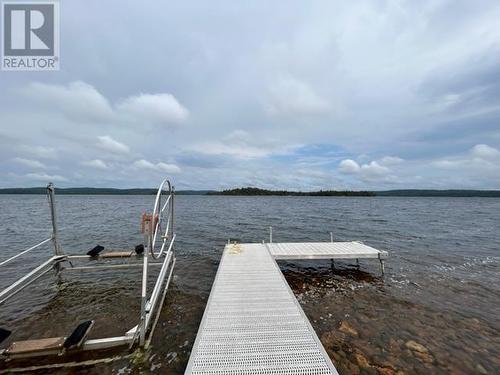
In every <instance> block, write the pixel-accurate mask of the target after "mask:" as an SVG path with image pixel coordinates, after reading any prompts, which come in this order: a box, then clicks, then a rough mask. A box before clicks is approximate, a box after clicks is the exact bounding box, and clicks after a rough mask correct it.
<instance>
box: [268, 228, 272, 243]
mask: <svg viewBox="0 0 500 375" xmlns="http://www.w3.org/2000/svg"><path fill="white" fill-rule="evenodd" d="M269 243H273V227H269Z"/></svg>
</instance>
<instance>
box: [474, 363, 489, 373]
mask: <svg viewBox="0 0 500 375" xmlns="http://www.w3.org/2000/svg"><path fill="white" fill-rule="evenodd" d="M476 370H477V372H479V373H480V374H487V373H488V371H486V369H485V368H484V367H483V366H481V365H480V364H479V363H478V364H477V365H476Z"/></svg>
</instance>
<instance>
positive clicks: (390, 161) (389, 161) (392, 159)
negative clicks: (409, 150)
mask: <svg viewBox="0 0 500 375" xmlns="http://www.w3.org/2000/svg"><path fill="white" fill-rule="evenodd" d="M377 162H378V163H379V164H381V165H396V164H401V163H402V162H404V159H401V158H400V157H397V156H384V157H383V158H382V159H379V160H377Z"/></svg>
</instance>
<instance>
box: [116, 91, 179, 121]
mask: <svg viewBox="0 0 500 375" xmlns="http://www.w3.org/2000/svg"><path fill="white" fill-rule="evenodd" d="M117 109H118V110H119V111H120V112H122V113H123V114H126V115H128V116H130V117H132V118H133V119H135V120H137V121H143V122H144V121H146V122H150V123H155V124H161V125H171V124H178V123H180V122H183V121H185V120H186V119H187V117H188V114H189V112H188V110H187V109H186V108H185V107H184V106H182V104H180V103H179V101H178V100H177V99H176V98H175V97H174V96H173V95H172V94H140V95H137V96H131V97H128V98H126V99H125V100H123V101H122V102H121V103H119V104H118V105H117Z"/></svg>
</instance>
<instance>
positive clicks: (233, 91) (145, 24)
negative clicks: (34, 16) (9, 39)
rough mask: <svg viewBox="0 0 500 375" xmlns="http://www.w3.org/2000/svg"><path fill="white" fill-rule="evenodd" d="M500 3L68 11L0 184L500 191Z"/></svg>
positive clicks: (25, 84) (15, 76) (35, 76)
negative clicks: (53, 68)
mask: <svg viewBox="0 0 500 375" xmlns="http://www.w3.org/2000/svg"><path fill="white" fill-rule="evenodd" d="M499 19H500V2H499V1H497V0H477V1H469V0H466V1H461V0H434V1H424V0H422V1H414V0H408V1H405V0H397V1H396V0H391V1H383V0H370V1H331V0H327V1H269V0H266V1H251V2H242V1H232V0H226V1H215V0H213V1H195V2H193V1H182V2H181V1H177V2H174V1H169V2H165V1H137V0H136V1H118V0H115V1H109V0H108V1H102V0H96V1H91V0H71V1H61V70H60V71H58V72H5V71H3V72H0V174H1V176H2V178H1V180H0V186H2V187H14V186H41V185H43V184H45V183H46V182H47V181H49V180H51V181H53V182H54V183H56V184H57V185H58V186H61V187H62V186H103V187H146V186H147V187H152V186H156V185H157V184H158V183H159V181H160V180H161V178H162V177H163V176H169V177H170V178H171V179H172V180H173V181H174V183H175V185H176V186H177V188H178V189H205V188H208V189H220V188H228V187H237V186H250V185H251V186H258V187H262V188H285V189H293V190H299V189H301V190H316V189H321V188H322V189H388V188H395V189H398V188H481V189H500V22H499Z"/></svg>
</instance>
